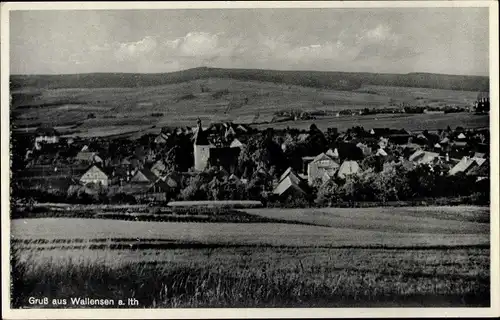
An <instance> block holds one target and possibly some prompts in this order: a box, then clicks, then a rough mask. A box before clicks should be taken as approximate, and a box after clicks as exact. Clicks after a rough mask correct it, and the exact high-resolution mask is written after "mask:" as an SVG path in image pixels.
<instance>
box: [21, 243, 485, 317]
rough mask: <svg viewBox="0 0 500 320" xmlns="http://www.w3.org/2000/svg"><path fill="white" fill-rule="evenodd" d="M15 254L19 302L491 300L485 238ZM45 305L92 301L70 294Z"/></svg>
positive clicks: (399, 303)
mask: <svg viewBox="0 0 500 320" xmlns="http://www.w3.org/2000/svg"><path fill="white" fill-rule="evenodd" d="M82 253H83V254H82ZM16 256H17V257H18V258H16V259H15V262H14V263H15V269H14V270H15V272H14V274H13V276H14V277H15V281H14V285H13V293H14V297H16V299H15V300H14V301H13V302H12V303H13V306H14V307H21V306H24V307H30V306H29V305H27V300H28V298H29V297H48V298H49V299H50V300H51V301H52V299H54V298H59V299H64V298H66V299H68V300H69V297H82V296H88V297H96V298H107V299H114V301H117V299H124V298H128V297H132V298H135V299H137V300H138V301H139V303H138V305H137V306H134V307H138V308H143V307H167V308H175V307H181V308H182V307H184V308H186V307H188V308H189V307H451V306H453V307H464V306H469V307H470V306H489V304H490V301H489V268H488V265H489V250H488V249H480V248H470V249H446V250H418V249H415V250H382V249H370V250H367V249H355V250H353V249H317V248H316V249H307V248H306V249H299V248H220V249H197V250H193V249H175V250H113V252H111V250H109V249H108V250H101V251H99V250H92V251H91V252H89V253H87V252H85V251H83V252H82V251H68V250H63V251H61V250H51V251H43V252H41V253H40V252H39V251H36V252H35V251H31V252H26V251H23V252H18V254H17V255H16ZM115 303H116V302H115ZM31 307H33V306H31ZM36 307H40V306H36ZM42 307H44V306H42ZM45 307H49V308H57V307H65V308H78V307H85V306H78V305H72V304H71V303H70V302H69V301H68V303H67V305H62V306H61V305H59V306H58V305H53V304H48V305H46V306H45ZM86 307H89V306H86ZM97 307H99V306H97ZM108 307H109V306H108ZM111 307H112V306H111ZM115 307H116V306H115Z"/></svg>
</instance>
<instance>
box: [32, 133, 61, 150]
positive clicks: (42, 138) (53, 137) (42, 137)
mask: <svg viewBox="0 0 500 320" xmlns="http://www.w3.org/2000/svg"><path fill="white" fill-rule="evenodd" d="M35 135H36V136H35V149H37V150H40V149H42V144H56V143H59V133H58V132H57V131H56V130H55V129H54V128H52V127H39V128H37V129H36V130H35Z"/></svg>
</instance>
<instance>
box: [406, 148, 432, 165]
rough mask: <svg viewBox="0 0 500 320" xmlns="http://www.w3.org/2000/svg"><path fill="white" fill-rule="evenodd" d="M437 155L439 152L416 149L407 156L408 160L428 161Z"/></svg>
mask: <svg viewBox="0 0 500 320" xmlns="http://www.w3.org/2000/svg"><path fill="white" fill-rule="evenodd" d="M437 157H439V154H438V153H436V152H430V151H424V150H417V151H415V152H414V153H413V154H412V155H411V156H410V157H409V158H408V160H410V161H416V162H418V163H430V162H432V161H434V159H436V158H437Z"/></svg>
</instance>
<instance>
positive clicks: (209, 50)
mask: <svg viewBox="0 0 500 320" xmlns="http://www.w3.org/2000/svg"><path fill="white" fill-rule="evenodd" d="M174 42H176V43H177V45H176V47H175V49H177V50H178V54H179V55H181V56H184V57H199V56H213V55H217V53H218V52H219V51H220V49H221V48H220V47H219V37H218V35H216V34H210V33H208V32H189V33H188V34H187V35H186V36H185V37H183V38H180V39H176V40H174Z"/></svg>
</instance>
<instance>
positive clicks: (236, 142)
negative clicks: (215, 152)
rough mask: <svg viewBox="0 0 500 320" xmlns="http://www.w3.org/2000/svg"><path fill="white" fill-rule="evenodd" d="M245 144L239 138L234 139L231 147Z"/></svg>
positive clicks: (239, 146)
mask: <svg viewBox="0 0 500 320" xmlns="http://www.w3.org/2000/svg"><path fill="white" fill-rule="evenodd" d="M244 145H245V144H244V143H242V142H241V141H240V140H239V139H236V138H235V139H234V140H233V141H232V142H231V144H230V145H229V147H230V148H241V147H243V146H244Z"/></svg>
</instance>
